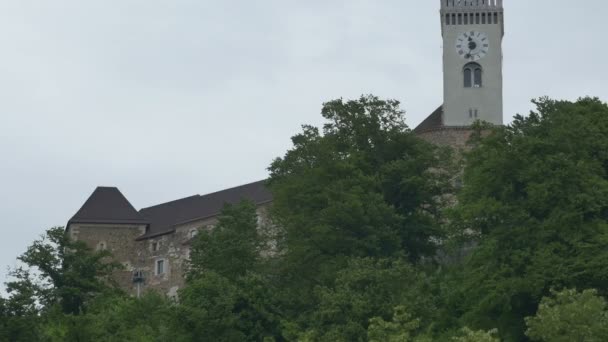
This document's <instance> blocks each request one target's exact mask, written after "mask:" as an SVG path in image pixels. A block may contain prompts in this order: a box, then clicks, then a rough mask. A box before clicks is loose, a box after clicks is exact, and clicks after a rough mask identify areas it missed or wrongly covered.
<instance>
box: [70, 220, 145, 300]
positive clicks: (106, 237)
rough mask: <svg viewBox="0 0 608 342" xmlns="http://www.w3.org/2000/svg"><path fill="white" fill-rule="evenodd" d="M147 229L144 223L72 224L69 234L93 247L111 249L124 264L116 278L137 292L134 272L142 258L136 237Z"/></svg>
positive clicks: (115, 258) (122, 284)
mask: <svg viewBox="0 0 608 342" xmlns="http://www.w3.org/2000/svg"><path fill="white" fill-rule="evenodd" d="M145 230H146V227H145V226H144V225H133V226H131V225H111V224H71V225H70V227H69V230H68V234H69V235H70V238H71V239H73V240H77V241H82V242H84V243H86V244H87V245H88V246H89V247H91V248H92V249H95V250H99V249H106V250H108V251H110V252H111V253H112V255H113V257H114V260H115V261H117V262H120V263H121V264H122V265H123V266H124V269H123V270H121V271H117V272H116V274H115V275H114V279H115V280H116V281H117V282H118V284H119V285H120V287H121V288H123V289H124V290H125V291H128V292H130V293H136V291H137V288H136V286H134V284H133V278H132V277H133V273H132V272H133V269H134V266H135V265H136V264H137V262H138V261H139V260H140V256H139V254H140V253H139V248H138V242H136V241H135V239H136V238H137V237H138V236H141V235H142V234H143V233H144V232H145Z"/></svg>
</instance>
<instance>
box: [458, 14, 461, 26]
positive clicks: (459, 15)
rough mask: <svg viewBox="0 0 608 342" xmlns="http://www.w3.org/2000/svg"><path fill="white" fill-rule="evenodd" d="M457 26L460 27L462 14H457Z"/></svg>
mask: <svg viewBox="0 0 608 342" xmlns="http://www.w3.org/2000/svg"><path fill="white" fill-rule="evenodd" d="M458 25H462V13H458Z"/></svg>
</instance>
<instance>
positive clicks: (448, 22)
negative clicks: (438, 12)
mask: <svg viewBox="0 0 608 342" xmlns="http://www.w3.org/2000/svg"><path fill="white" fill-rule="evenodd" d="M445 24H446V25H450V15H449V14H446V15H445Z"/></svg>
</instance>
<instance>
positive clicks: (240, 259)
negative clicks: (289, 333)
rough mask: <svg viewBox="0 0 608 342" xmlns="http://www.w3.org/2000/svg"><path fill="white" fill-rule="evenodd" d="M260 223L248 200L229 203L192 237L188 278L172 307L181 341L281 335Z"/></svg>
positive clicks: (251, 338) (243, 338) (256, 338)
mask: <svg viewBox="0 0 608 342" xmlns="http://www.w3.org/2000/svg"><path fill="white" fill-rule="evenodd" d="M265 232H266V230H265V227H260V226H259V225H258V219H257V213H256V207H255V205H254V204H253V203H251V202H249V201H243V202H241V203H239V204H237V205H227V206H225V207H224V209H223V210H222V213H221V214H220V217H219V222H218V224H217V226H216V227H215V228H214V229H213V230H211V231H207V232H201V233H200V234H199V235H198V236H197V238H196V239H195V241H194V243H193V246H192V251H191V261H190V268H189V272H188V277H187V283H186V286H185V287H184V289H182V291H181V292H180V305H179V306H177V307H176V314H177V320H176V322H177V324H176V325H177V326H179V329H182V330H183V331H187V336H189V337H188V338H186V339H185V340H196V339H205V340H207V339H209V340H214V341H261V340H263V339H264V338H269V337H273V336H279V335H280V331H279V322H280V317H281V315H280V314H279V312H278V309H277V305H276V301H275V300H274V293H273V289H274V288H275V287H274V284H273V283H272V282H271V281H270V280H269V277H268V274H265V273H264V272H263V271H264V270H265V269H266V266H265V263H266V262H267V260H268V259H269V257H268V256H265V251H264V250H263V247H264V246H266V234H265Z"/></svg>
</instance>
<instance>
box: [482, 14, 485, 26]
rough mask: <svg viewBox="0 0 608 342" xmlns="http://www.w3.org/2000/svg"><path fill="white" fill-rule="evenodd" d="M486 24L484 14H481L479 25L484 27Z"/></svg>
mask: <svg viewBox="0 0 608 342" xmlns="http://www.w3.org/2000/svg"><path fill="white" fill-rule="evenodd" d="M485 23H486V14H485V13H481V24H482V25H484V24H485Z"/></svg>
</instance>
